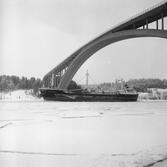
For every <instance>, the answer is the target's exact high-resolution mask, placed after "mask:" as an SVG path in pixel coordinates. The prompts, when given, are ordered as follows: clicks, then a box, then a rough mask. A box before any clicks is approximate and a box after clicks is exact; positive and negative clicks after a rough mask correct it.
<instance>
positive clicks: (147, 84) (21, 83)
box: [0, 75, 167, 94]
mask: <svg viewBox="0 0 167 167" xmlns="http://www.w3.org/2000/svg"><path fill="white" fill-rule="evenodd" d="M126 83H127V84H128V85H129V86H130V87H133V88H134V89H135V90H136V91H138V92H147V89H148V88H161V89H166V88H167V79H152V78H149V79H144V78H143V79H130V80H128V81H127V82H126ZM114 84H115V83H103V84H101V85H105V86H107V87H111V86H113V85H114ZM41 87H42V80H41V79H39V78H35V77H31V78H27V77H21V78H20V77H18V76H15V75H12V76H9V75H1V76H0V91H12V90H18V89H33V92H34V94H35V93H37V92H38V90H39V88H41ZM80 88H81V86H79V85H77V83H76V82H75V81H71V83H70V85H69V87H68V89H80Z"/></svg>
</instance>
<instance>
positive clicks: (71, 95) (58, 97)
mask: <svg viewBox="0 0 167 167" xmlns="http://www.w3.org/2000/svg"><path fill="white" fill-rule="evenodd" d="M40 92H41V96H42V97H43V98H44V100H49V101H73V102H74V101H85V102H128V101H137V98H138V94H137V93H113V94H111V93H110V94H109V93H83V92H65V91H63V90H57V89H49V88H48V89H46V88H43V89H42V88H41V89H40Z"/></svg>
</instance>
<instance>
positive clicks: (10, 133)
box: [0, 101, 167, 167]
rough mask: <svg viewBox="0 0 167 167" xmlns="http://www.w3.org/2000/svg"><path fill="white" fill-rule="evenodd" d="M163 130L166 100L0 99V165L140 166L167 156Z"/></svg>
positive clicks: (166, 120) (165, 127) (166, 127)
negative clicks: (110, 101) (54, 100)
mask: <svg viewBox="0 0 167 167" xmlns="http://www.w3.org/2000/svg"><path fill="white" fill-rule="evenodd" d="M166 132H167V103H166V101H157V102H156V101H149V102H133V103H129V102H127V103H92V102H91V103H85V102H81V103H78V102H76V103H71V102H45V101H36V102H35V101H32V102H30V101H29V102H28V101H27V102H25V101H17V102H16V101H15V102H7V101H6V102H5V101H0V164H2V165H1V166H3V167H10V166H12V167H18V166H20V167H36V166H42V167H44V166H49V167H52V166H56V167H57V166H58V167H59V166H60V167H67V166H68V167H69V166H72V167H78V166H81V167H82V166H83V167H102V166H105V167H109V166H110V167H111V166H113V167H129V166H132V167H140V166H144V165H147V164H150V163H152V162H156V161H158V160H160V159H164V158H165V157H167V133H166Z"/></svg>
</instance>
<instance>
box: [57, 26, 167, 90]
mask: <svg viewBox="0 0 167 167" xmlns="http://www.w3.org/2000/svg"><path fill="white" fill-rule="evenodd" d="M139 37H158V38H167V31H166V30H165V31H164V30H152V29H149V30H144V29H137V30H125V31H119V32H115V33H112V32H109V33H106V34H105V35H103V36H101V37H100V38H96V39H95V40H93V41H92V42H91V43H90V44H89V45H86V47H85V48H83V49H82V51H81V52H80V53H79V54H78V55H77V56H76V58H75V59H74V60H73V61H72V63H71V64H70V66H69V68H68V70H67V71H66V73H65V74H64V76H63V78H62V79H61V82H60V83H59V85H58V89H64V90H65V89H67V87H68V85H69V83H70V81H71V80H72V78H73V76H74V75H75V73H76V72H77V71H78V69H79V68H80V67H81V66H82V64H83V63H84V62H85V61H86V60H87V59H88V58H89V57H91V56H92V55H93V54H94V53H95V52H97V51H98V50H100V49H102V48H104V47H105V46H107V45H110V44H113V43H115V42H119V41H122V40H126V39H131V38H139Z"/></svg>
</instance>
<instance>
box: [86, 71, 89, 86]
mask: <svg viewBox="0 0 167 167" xmlns="http://www.w3.org/2000/svg"><path fill="white" fill-rule="evenodd" d="M88 83H89V73H88V70H87V71H86V88H87V89H88Z"/></svg>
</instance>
